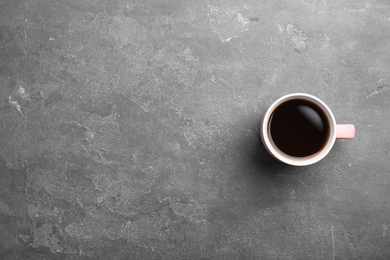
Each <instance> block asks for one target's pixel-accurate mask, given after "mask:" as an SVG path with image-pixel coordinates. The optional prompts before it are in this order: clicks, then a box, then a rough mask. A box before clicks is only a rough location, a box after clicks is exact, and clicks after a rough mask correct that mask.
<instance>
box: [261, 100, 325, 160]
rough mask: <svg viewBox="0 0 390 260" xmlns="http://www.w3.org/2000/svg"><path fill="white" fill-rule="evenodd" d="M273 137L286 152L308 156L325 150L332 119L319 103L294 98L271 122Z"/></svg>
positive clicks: (298, 155) (285, 103)
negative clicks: (328, 117) (330, 119)
mask: <svg viewBox="0 0 390 260" xmlns="http://www.w3.org/2000/svg"><path fill="white" fill-rule="evenodd" d="M268 125H269V129H268V132H269V135H270V137H271V140H272V141H273V142H274V144H275V145H276V146H277V147H278V148H279V150H280V151H282V152H283V153H285V154H287V155H290V156H294V157H306V156H310V155H314V154H316V153H317V152H319V151H321V150H322V149H323V148H324V147H325V145H326V143H327V141H328V138H329V129H330V125H329V120H328V119H327V117H326V115H325V113H324V112H323V110H322V109H321V108H320V107H318V106H317V105H316V104H314V103H312V102H310V101H307V100H304V99H293V100H288V101H285V102H284V103H282V104H280V105H279V106H278V107H277V108H276V109H275V110H274V111H273V113H272V115H271V117H270V121H269V124H268Z"/></svg>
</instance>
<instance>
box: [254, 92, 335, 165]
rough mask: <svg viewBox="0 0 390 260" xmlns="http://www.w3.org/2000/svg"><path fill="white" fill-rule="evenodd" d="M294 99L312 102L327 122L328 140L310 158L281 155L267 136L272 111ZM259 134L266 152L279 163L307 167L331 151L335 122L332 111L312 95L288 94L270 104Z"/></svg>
mask: <svg viewBox="0 0 390 260" xmlns="http://www.w3.org/2000/svg"><path fill="white" fill-rule="evenodd" d="M296 98H300V99H305V100H309V101H311V102H314V103H315V104H316V105H318V106H319V107H320V108H321V109H322V110H323V111H324V112H325V114H326V116H327V118H328V120H329V126H330V133H329V138H328V141H327V143H326V145H325V147H324V148H323V149H322V150H321V151H319V152H318V153H316V154H314V155H310V156H307V157H302V158H300V157H293V156H290V155H287V154H285V153H283V152H282V151H280V150H279V149H278V148H277V147H276V146H275V144H273V142H272V141H271V140H270V137H269V134H268V124H269V119H270V116H271V115H272V113H273V111H274V110H275V108H276V107H277V106H278V105H280V104H282V103H284V102H286V101H288V100H291V99H296ZM260 133H261V139H262V141H263V144H264V146H265V148H266V149H267V150H268V152H269V153H270V154H271V155H272V156H273V157H275V158H276V159H278V160H279V161H282V162H284V163H287V164H289V165H293V166H307V165H311V164H314V163H316V162H318V161H320V160H322V159H323V158H324V157H325V156H326V155H327V154H328V153H329V152H330V150H331V149H332V147H333V145H334V143H335V141H336V120H335V118H334V115H333V113H332V111H331V110H330V108H329V107H328V106H327V105H326V104H325V102H323V101H322V100H321V99H319V98H318V97H315V96H313V95H310V94H306V93H292V94H288V95H284V96H282V97H280V98H279V99H277V100H276V101H275V102H274V103H272V105H271V106H270V107H269V108H268V109H267V112H266V113H265V114H264V117H263V120H262V121H261V131H260Z"/></svg>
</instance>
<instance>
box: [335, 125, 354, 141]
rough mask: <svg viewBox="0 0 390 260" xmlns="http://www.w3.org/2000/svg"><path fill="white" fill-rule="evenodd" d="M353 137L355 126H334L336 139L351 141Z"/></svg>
mask: <svg viewBox="0 0 390 260" xmlns="http://www.w3.org/2000/svg"><path fill="white" fill-rule="evenodd" d="M354 137H355V126H354V125H351V124H345V125H336V138H337V139H352V138H354Z"/></svg>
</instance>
